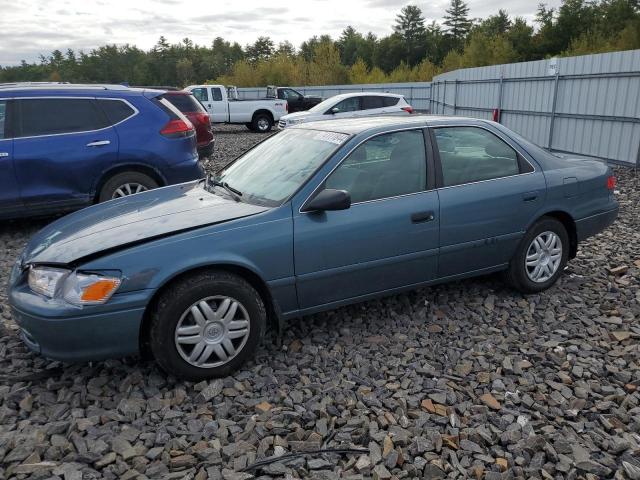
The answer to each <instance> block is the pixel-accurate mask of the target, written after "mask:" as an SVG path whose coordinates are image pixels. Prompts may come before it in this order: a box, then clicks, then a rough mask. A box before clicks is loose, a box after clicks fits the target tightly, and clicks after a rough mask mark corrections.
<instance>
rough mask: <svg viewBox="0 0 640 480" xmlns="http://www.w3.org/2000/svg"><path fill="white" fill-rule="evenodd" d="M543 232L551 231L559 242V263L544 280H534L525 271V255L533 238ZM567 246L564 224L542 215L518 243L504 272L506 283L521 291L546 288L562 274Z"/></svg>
mask: <svg viewBox="0 0 640 480" xmlns="http://www.w3.org/2000/svg"><path fill="white" fill-rule="evenodd" d="M545 232H553V233H555V234H556V235H557V237H558V238H559V241H560V242H561V246H562V254H561V257H560V264H559V266H558V267H557V269H556V270H555V272H554V273H553V275H551V276H550V277H549V278H548V279H546V280H544V281H539V282H536V281H533V280H532V279H531V278H530V277H529V274H528V273H527V267H526V257H527V253H528V251H529V248H530V247H531V246H532V242H533V241H534V239H536V238H537V237H538V236H539V235H541V234H543V233H545ZM569 248H570V245H569V235H568V233H567V230H566V228H565V227H564V225H563V224H562V223H561V222H560V221H558V220H556V219H555V218H551V217H542V218H541V219H540V220H538V221H537V222H536V223H534V224H533V225H532V226H531V228H529V230H528V231H527V233H526V234H525V236H524V237H523V238H522V240H521V242H520V244H519V245H518V249H517V250H516V253H515V254H514V256H513V258H512V259H511V262H510V263H509V269H508V270H507V271H506V272H505V279H506V281H507V283H508V284H509V285H511V286H512V287H513V288H515V289H516V290H519V291H520V292H522V293H537V292H541V291H543V290H546V289H547V288H549V287H551V286H552V285H553V284H554V283H556V281H557V280H558V278H559V277H560V275H562V272H563V270H564V267H565V266H566V265H567V261H568V259H569ZM530 268H534V267H530Z"/></svg>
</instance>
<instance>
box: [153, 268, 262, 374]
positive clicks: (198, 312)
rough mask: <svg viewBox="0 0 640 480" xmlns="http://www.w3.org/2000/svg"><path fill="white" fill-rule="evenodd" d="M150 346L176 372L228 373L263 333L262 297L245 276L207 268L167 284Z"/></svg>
mask: <svg viewBox="0 0 640 480" xmlns="http://www.w3.org/2000/svg"><path fill="white" fill-rule="evenodd" d="M151 318H152V322H151V330H150V335H149V338H150V346H151V351H152V352H153V356H154V357H155V359H156V361H157V362H158V364H159V365H160V366H161V367H162V369H163V370H165V371H166V372H167V373H170V374H172V375H174V376H176V377H178V378H183V379H187V380H193V381H199V380H204V379H208V378H213V377H223V376H227V375H229V374H230V373H232V372H233V371H235V370H237V369H238V368H240V367H241V366H242V365H243V364H244V363H245V362H246V361H247V360H248V359H249V358H250V357H252V356H253V354H254V353H255V351H256V349H257V347H258V344H259V343H260V340H261V339H262V336H263V334H264V330H265V325H266V319H267V315H266V311H265V307H264V303H263V301H262V298H261V297H260V295H259V294H258V292H256V290H255V289H254V288H253V287H252V286H251V285H250V284H249V283H248V282H247V281H246V280H244V279H243V278H241V277H239V276H237V275H233V274H230V273H226V272H204V273H199V274H196V275H193V276H190V277H187V278H186V279H184V280H182V281H179V282H178V283H176V284H174V285H172V286H171V287H170V288H169V289H168V290H166V291H165V292H164V293H163V294H162V295H161V297H160V298H159V300H158V303H157V306H156V308H155V310H154V312H153V313H152V317H151Z"/></svg>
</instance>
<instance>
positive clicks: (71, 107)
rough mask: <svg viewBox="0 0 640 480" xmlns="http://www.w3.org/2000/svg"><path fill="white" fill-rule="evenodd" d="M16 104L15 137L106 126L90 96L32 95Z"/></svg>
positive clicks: (86, 129)
mask: <svg viewBox="0 0 640 480" xmlns="http://www.w3.org/2000/svg"><path fill="white" fill-rule="evenodd" d="M17 103H18V112H19V119H20V120H19V125H18V135H17V136H18V137H34V136H39V135H56V134H61V133H74V132H88V131H92V130H98V129H100V128H104V127H106V126H107V125H106V123H107V122H106V119H105V117H104V115H103V114H102V112H100V111H99V110H98V108H97V106H96V104H95V101H94V100H92V99H85V98H33V99H22V100H18V101H17Z"/></svg>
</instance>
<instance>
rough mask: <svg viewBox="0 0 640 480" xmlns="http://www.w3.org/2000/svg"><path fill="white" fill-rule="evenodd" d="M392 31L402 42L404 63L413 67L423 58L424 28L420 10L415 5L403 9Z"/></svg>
mask: <svg viewBox="0 0 640 480" xmlns="http://www.w3.org/2000/svg"><path fill="white" fill-rule="evenodd" d="M393 31H394V32H395V33H397V34H398V35H399V36H400V37H401V38H402V39H403V40H404V46H405V50H406V55H405V62H406V64H407V65H415V64H416V63H418V62H419V61H420V59H421V58H423V57H424V51H425V45H424V43H425V31H426V29H425V27H424V18H423V17H422V10H420V9H419V8H418V7H417V6H415V5H407V6H406V7H403V8H402V10H401V11H400V14H398V15H397V16H396V24H395V25H394V26H393Z"/></svg>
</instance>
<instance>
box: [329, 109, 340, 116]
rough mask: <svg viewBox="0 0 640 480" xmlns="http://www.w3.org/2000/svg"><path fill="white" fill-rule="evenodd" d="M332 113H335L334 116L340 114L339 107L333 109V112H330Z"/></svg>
mask: <svg viewBox="0 0 640 480" xmlns="http://www.w3.org/2000/svg"><path fill="white" fill-rule="evenodd" d="M329 111H330V112H331V113H333V114H334V115H335V114H336V113H340V109H339V108H338V107H333V108H332V109H331V110H329Z"/></svg>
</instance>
